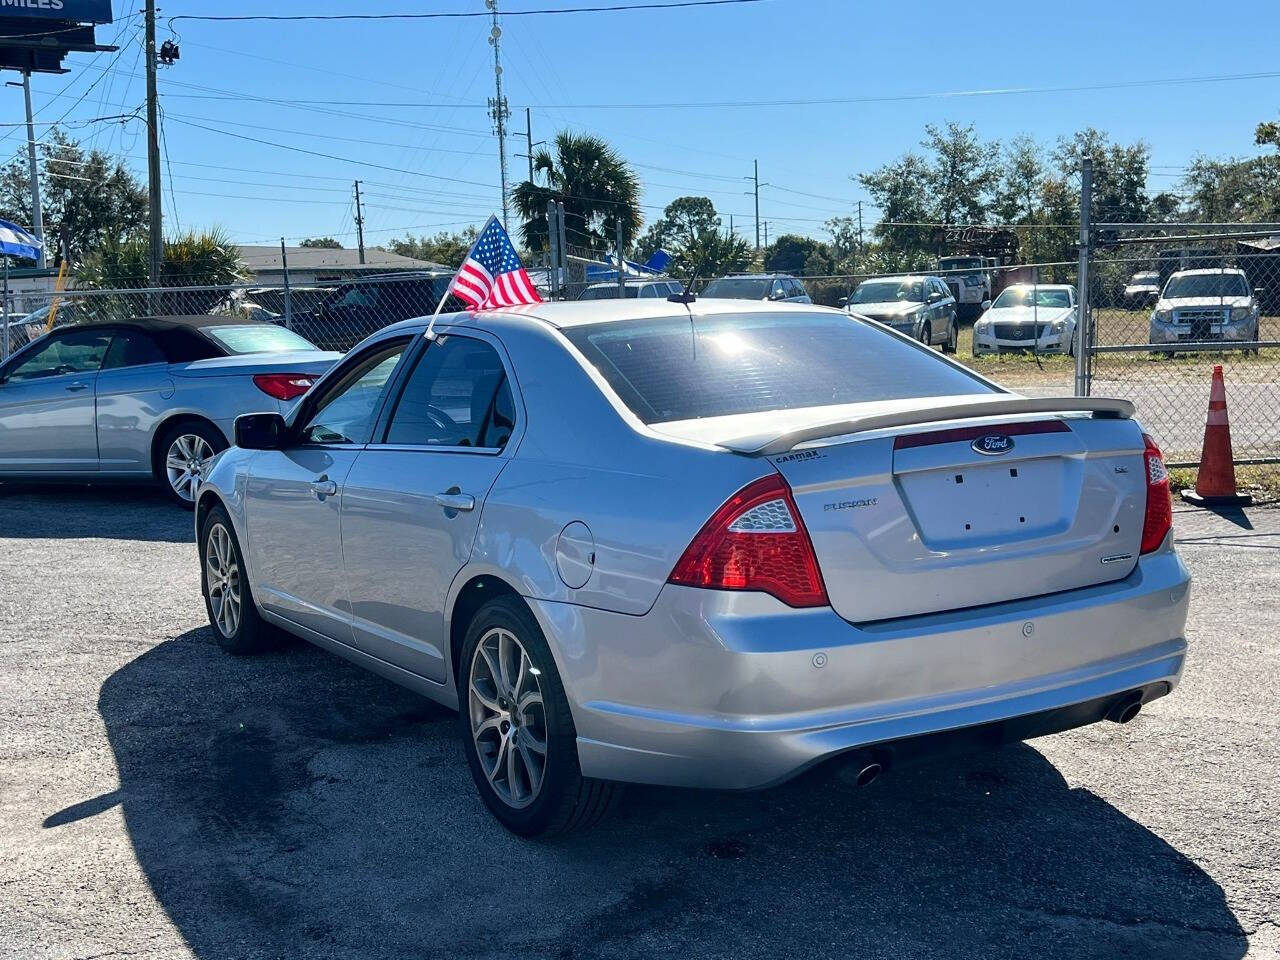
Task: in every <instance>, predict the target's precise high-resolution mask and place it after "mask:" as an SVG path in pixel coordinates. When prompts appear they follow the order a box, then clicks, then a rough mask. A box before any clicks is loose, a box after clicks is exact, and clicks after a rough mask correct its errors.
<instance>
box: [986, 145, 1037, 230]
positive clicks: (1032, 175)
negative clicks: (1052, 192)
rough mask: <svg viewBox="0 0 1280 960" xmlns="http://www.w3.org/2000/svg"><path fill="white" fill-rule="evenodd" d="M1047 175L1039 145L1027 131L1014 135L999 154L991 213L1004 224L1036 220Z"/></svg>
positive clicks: (1033, 221) (1034, 221)
mask: <svg viewBox="0 0 1280 960" xmlns="http://www.w3.org/2000/svg"><path fill="white" fill-rule="evenodd" d="M1046 176H1047V170H1046V168H1045V162H1044V151H1043V150H1042V149H1041V147H1040V144H1038V143H1037V142H1036V141H1035V139H1034V138H1032V137H1030V136H1027V135H1026V134H1023V135H1021V136H1018V137H1014V138H1013V139H1012V140H1010V141H1009V143H1008V144H1006V145H1005V147H1004V150H1003V152H1002V154H1001V163H1000V182H999V184H998V186H997V187H996V189H995V202H994V203H993V204H992V212H993V213H995V215H996V216H997V217H999V218H1000V220H1001V221H1002V222H1003V223H1036V222H1037V220H1038V218H1039V217H1040V214H1041V208H1042V201H1043V196H1044V184H1045V179H1046Z"/></svg>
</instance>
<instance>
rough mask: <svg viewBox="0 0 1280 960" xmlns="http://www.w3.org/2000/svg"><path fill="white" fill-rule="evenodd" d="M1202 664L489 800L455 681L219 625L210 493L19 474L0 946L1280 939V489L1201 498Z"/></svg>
mask: <svg viewBox="0 0 1280 960" xmlns="http://www.w3.org/2000/svg"><path fill="white" fill-rule="evenodd" d="M1175 530H1176V533H1177V537H1178V541H1179V549H1180V550H1181V552H1182V554H1183V556H1184V557H1185V559H1186V561H1187V563H1188V565H1189V566H1190V567H1191V569H1192V571H1193V573H1194V575H1195V584H1194V599H1193V603H1192V612H1191V621H1190V624H1189V627H1188V633H1189V639H1190V643H1191V653H1190V659H1189V663H1188V667H1187V672H1186V676H1185V679H1184V682H1183V684H1182V686H1181V687H1180V688H1179V689H1178V690H1177V691H1175V693H1174V694H1173V695H1172V696H1170V697H1166V698H1164V699H1162V700H1159V701H1156V702H1155V703H1153V704H1150V705H1149V706H1148V707H1147V708H1146V709H1145V710H1144V711H1143V713H1142V715H1141V716H1140V717H1139V718H1138V719H1137V720H1135V721H1134V722H1133V723H1131V724H1129V725H1128V726H1124V727H1120V726H1117V725H1114V724H1109V723H1104V724H1099V725H1096V726H1093V727H1089V728H1086V729H1083V730H1079V731H1074V732H1071V733H1066V734H1059V735H1057V736H1053V737H1048V738H1043V739H1041V740H1037V741H1034V742H1033V743H1031V744H1018V745H1011V746H1007V747H1003V748H1000V749H998V750H995V751H993V752H987V753H981V754H975V755H970V756H965V757H960V758H955V759H948V760H940V761H936V762H933V763H930V764H927V765H924V766H920V767H917V768H914V769H910V770H902V771H899V772H897V773H891V774H889V775H886V776H885V777H882V778H881V779H880V780H879V781H877V782H876V783H875V784H873V785H871V786H870V787H866V788H855V787H853V786H850V785H849V784H848V783H846V782H845V781H844V780H843V779H842V778H841V777H840V776H838V775H837V776H831V775H828V774H826V773H822V774H815V775H813V776H809V777H806V778H804V779H802V780H799V781H795V782H792V783H790V784H788V785H786V786H784V787H780V788H777V789H774V790H769V791H765V792H759V793H749V794H729V793H712V792H693V791H677V790H665V789H651V788H634V789H631V790H630V791H629V792H628V793H627V795H626V798H625V800H624V801H623V804H622V806H621V807H620V808H619V809H618V810H617V811H616V812H615V813H614V814H613V815H612V816H611V817H610V819H608V820H607V821H606V822H605V823H604V824H603V825H602V826H601V827H599V828H597V829H596V830H595V831H593V832H590V833H587V834H583V835H580V836H574V837H571V838H568V839H560V840H556V841H536V842H531V841H524V840H519V839H517V838H514V837H512V836H510V835H509V834H507V833H505V832H504V831H503V830H502V829H500V828H499V827H498V826H497V824H496V823H495V822H494V821H493V820H492V819H491V818H490V817H489V816H488V814H487V813H486V811H485V809H484V807H483V806H482V804H481V802H480V800H479V799H478V797H477V795H476V793H475V791H474V789H473V787H472V784H471V782H470V778H469V775H468V773H467V769H466V764H465V761H464V758H463V753H462V749H461V745H460V741H459V739H458V737H457V734H456V728H455V721H454V720H453V718H452V716H451V715H449V714H447V713H446V712H444V711H442V710H440V709H439V708H437V707H435V706H433V705H432V704H430V703H428V702H426V701H424V700H422V699H420V698H418V697H417V696H415V695H413V694H411V693H408V692H406V691H404V690H401V689H400V688H397V687H395V686H393V685H391V684H390V683H388V682H386V681H384V680H381V679H379V678H377V677H374V676H372V675H370V674H367V673H365V672H362V671H360V670H359V669H357V668H355V667H353V666H350V665H348V664H346V663H345V662H343V661H341V660H339V659H337V658H335V657H333V656H331V655H329V654H327V653H324V652H322V651H320V650H317V649H314V648H312V647H309V646H307V645H305V644H297V645H294V646H289V647H287V648H285V649H282V650H280V651H279V652H277V653H273V654H270V655H267V656H264V657H260V658H234V657H229V656H226V655H224V654H223V653H222V652H221V651H220V650H219V649H218V647H217V645H216V643H215V642H214V640H213V637H212V635H211V632H210V630H209V628H208V627H207V625H206V623H205V617H204V610H203V607H202V604H201V600H200V597H199V593H198V575H197V568H196V560H195V548H194V546H193V544H192V542H191V540H192V538H191V532H190V518H189V516H188V515H187V514H184V513H182V512H180V511H178V510H176V509H175V508H172V507H169V506H167V505H165V504H164V503H162V502H160V501H159V500H158V499H156V497H155V496H154V495H152V494H151V493H148V492H134V491H123V490H84V489H78V488H68V489H62V490H54V491H52V492H34V491H30V490H24V489H16V490H15V489H13V488H8V489H5V488H0V957H6V958H8V957H13V958H23V960H35V958H55V957H56V958H73V957H74V958H86V960H87V958H91V957H94V958H106V957H125V956H133V957H159V958H168V957H199V958H204V960H213V958H227V960H241V958H268V957H270V958H276V957H281V958H285V957H287V958H294V957H308V958H309V957H326V958H328V957H334V958H367V957H395V958H410V957H440V958H446V957H448V958H453V957H494V958H498V957H502V958H525V957H529V958H556V960H568V958H592V957H609V958H613V957H724V958H730V957H731V958H735V960H741V958H754V957H849V958H854V957H856V958H875V957H893V958H908V957H979V956H981V957H994V956H999V957H1037V958H1043V957H1064V958H1065V957H1070V958H1091V957H1099V958H1101V957H1107V958H1114V957H1161V958H1183V957H1185V958H1197V960H1199V958H1237V957H1242V956H1245V955H1246V954H1247V955H1249V956H1256V957H1276V956H1280V720H1278V719H1277V717H1278V716H1280V684H1278V683H1277V678H1278V677H1280V510H1277V509H1272V508H1258V509H1252V510H1249V511H1248V512H1247V513H1235V514H1230V515H1224V516H1219V515H1216V514H1213V513H1207V512H1202V511H1192V510H1190V509H1179V512H1178V514H1177V516H1176V526H1175Z"/></svg>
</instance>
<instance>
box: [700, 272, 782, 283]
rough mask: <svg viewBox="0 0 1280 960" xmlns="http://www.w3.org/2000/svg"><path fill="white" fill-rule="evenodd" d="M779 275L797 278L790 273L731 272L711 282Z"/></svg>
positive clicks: (767, 277)
mask: <svg viewBox="0 0 1280 960" xmlns="http://www.w3.org/2000/svg"><path fill="white" fill-rule="evenodd" d="M778 277H786V278H787V279H789V280H795V279H797V278H796V277H795V276H793V275H792V274H790V273H730V274H727V275H725V276H723V277H715V278H714V279H712V280H711V281H710V283H715V282H716V280H774V279H776V278H778Z"/></svg>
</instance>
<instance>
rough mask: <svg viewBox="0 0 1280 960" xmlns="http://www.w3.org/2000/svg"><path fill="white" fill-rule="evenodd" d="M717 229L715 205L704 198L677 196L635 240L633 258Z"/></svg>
mask: <svg viewBox="0 0 1280 960" xmlns="http://www.w3.org/2000/svg"><path fill="white" fill-rule="evenodd" d="M719 229H720V217H719V216H717V215H716V208H715V205H714V204H713V203H712V202H711V201H710V200H709V199H707V198H706V197H676V198H675V199H674V200H672V201H671V202H670V203H668V204H667V206H666V208H665V209H664V210H663V211H662V216H661V217H660V218H659V219H658V220H656V221H655V222H654V223H653V224H651V225H650V227H649V229H648V230H646V231H645V232H644V233H643V234H641V235H640V238H639V239H638V240H637V241H636V247H635V257H636V259H637V260H640V261H644V260H648V259H649V258H650V257H651V256H653V255H654V253H656V252H657V251H658V250H661V249H663V248H664V247H668V246H670V245H672V244H674V243H675V242H676V241H677V240H685V241H687V240H688V239H689V238H691V237H696V236H697V235H698V234H700V233H703V232H704V231H706V230H712V231H716V230H719Z"/></svg>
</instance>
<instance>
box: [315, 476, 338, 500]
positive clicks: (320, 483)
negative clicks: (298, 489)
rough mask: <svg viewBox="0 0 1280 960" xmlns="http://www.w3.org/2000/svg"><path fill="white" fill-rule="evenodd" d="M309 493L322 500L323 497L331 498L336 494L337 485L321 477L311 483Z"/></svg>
mask: <svg viewBox="0 0 1280 960" xmlns="http://www.w3.org/2000/svg"><path fill="white" fill-rule="evenodd" d="M311 492H312V493H314V494H315V495H316V496H317V497H318V498H319V499H321V500H323V499H324V498H325V497H332V496H333V495H334V494H335V493H337V492H338V485H337V484H336V483H334V482H333V481H332V480H330V479H329V478H328V477H321V478H320V479H319V480H312V481H311Z"/></svg>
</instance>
